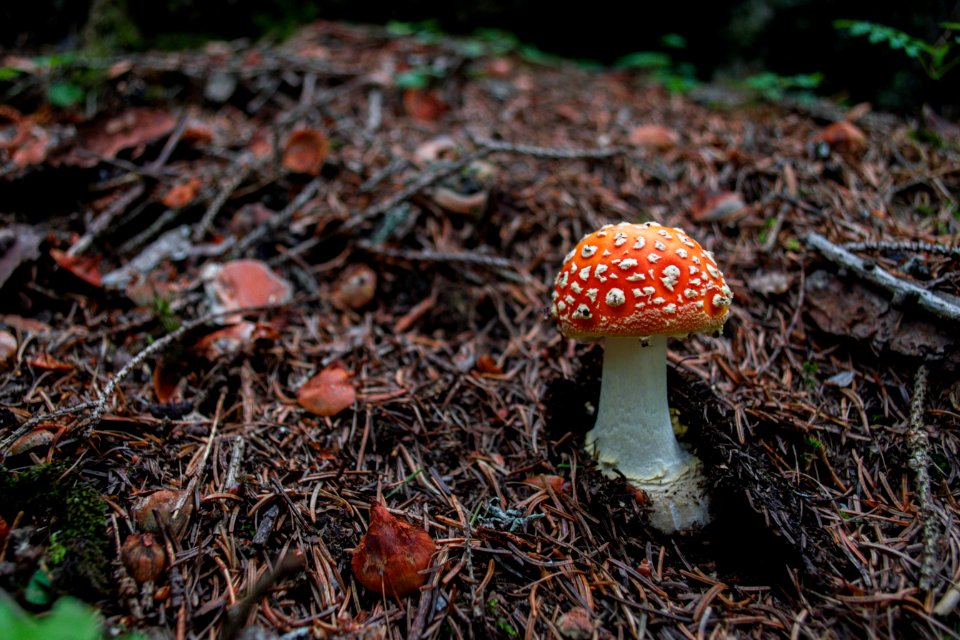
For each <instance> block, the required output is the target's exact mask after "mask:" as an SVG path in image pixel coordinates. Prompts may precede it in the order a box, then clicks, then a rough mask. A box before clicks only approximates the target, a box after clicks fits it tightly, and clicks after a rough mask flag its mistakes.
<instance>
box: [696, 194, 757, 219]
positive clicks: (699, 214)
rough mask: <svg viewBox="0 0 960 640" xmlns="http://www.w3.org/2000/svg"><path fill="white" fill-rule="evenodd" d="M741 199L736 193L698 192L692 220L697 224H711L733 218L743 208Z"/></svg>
mask: <svg viewBox="0 0 960 640" xmlns="http://www.w3.org/2000/svg"><path fill="white" fill-rule="evenodd" d="M746 206H747V205H746V203H744V201H743V198H741V197H740V194H739V193H737V192H736V191H704V190H702V189H701V190H699V191H698V192H697V195H696V197H695V198H694V203H693V210H692V211H691V213H692V214H693V219H694V220H697V221H698V222H713V221H715V220H727V219H729V218H732V217H734V216H735V215H736V214H737V213H739V212H740V211H741V210H742V209H743V208H744V207H746Z"/></svg>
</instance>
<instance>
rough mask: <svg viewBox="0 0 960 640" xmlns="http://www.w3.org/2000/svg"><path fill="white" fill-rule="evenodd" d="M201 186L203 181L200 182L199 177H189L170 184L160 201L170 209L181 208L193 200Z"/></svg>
mask: <svg viewBox="0 0 960 640" xmlns="http://www.w3.org/2000/svg"><path fill="white" fill-rule="evenodd" d="M202 186H203V183H202V182H200V178H197V177H193V178H190V179H189V180H187V181H186V182H181V183H180V184H177V185H174V186H172V187H171V188H170V190H169V191H167V192H166V193H165V194H163V197H162V198H161V199H160V202H162V203H163V205H164V206H165V207H168V208H170V209H181V208H183V207H185V206H187V205H188V204H190V203H191V202H193V199H194V198H196V197H197V193H199V192H200V187H202Z"/></svg>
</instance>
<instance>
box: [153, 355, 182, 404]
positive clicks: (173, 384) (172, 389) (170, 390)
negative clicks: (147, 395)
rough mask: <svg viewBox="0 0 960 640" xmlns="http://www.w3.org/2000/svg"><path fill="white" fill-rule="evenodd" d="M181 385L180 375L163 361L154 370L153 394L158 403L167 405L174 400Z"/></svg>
mask: <svg viewBox="0 0 960 640" xmlns="http://www.w3.org/2000/svg"><path fill="white" fill-rule="evenodd" d="M179 384H180V373H179V372H178V371H176V370H175V369H174V367H171V366H168V365H167V364H165V363H164V362H163V361H162V360H161V361H160V362H159V363H157V366H155V367H154V368H153V394H154V395H155V396H156V397H157V402H159V403H161V404H166V403H168V402H170V401H172V400H173V399H174V396H175V395H176V393H177V387H178V386H179Z"/></svg>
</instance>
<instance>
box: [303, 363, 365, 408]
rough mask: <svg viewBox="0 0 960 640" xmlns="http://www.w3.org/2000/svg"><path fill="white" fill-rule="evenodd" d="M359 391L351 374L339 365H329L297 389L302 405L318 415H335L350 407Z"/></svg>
mask: <svg viewBox="0 0 960 640" xmlns="http://www.w3.org/2000/svg"><path fill="white" fill-rule="evenodd" d="M356 399H357V392H356V390H355V389H354V388H353V384H351V382H350V374H349V373H347V372H346V371H344V370H343V369H341V368H340V367H338V366H332V367H327V368H326V369H324V370H323V371H321V372H320V373H318V374H317V375H315V376H313V377H312V378H310V379H309V380H307V381H306V382H305V383H304V385H303V386H302V387H300V390H299V391H297V402H298V403H300V406H301V407H303V408H304V409H306V410H307V411H309V412H310V413H313V414H315V415H318V416H333V415H336V414H338V413H340V412H341V411H343V410H344V409H346V408H348V407H350V406H351V405H352V404H353V403H354V401H355V400H356Z"/></svg>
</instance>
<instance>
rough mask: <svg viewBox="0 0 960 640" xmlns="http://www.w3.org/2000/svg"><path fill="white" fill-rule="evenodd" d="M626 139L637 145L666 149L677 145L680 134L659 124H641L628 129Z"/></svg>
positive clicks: (659, 149)
mask: <svg viewBox="0 0 960 640" xmlns="http://www.w3.org/2000/svg"><path fill="white" fill-rule="evenodd" d="M627 140H628V141H629V142H630V144H632V145H636V146H638V147H648V148H650V149H656V150H657V151H667V150H668V149H672V148H673V147H675V146H677V143H678V142H679V141H680V136H679V135H678V134H677V132H676V131H674V130H673V129H668V128H667V127H664V126H662V125H659V124H642V125H640V126H637V127H634V128H633V129H631V130H630V133H629V135H628V136H627Z"/></svg>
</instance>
